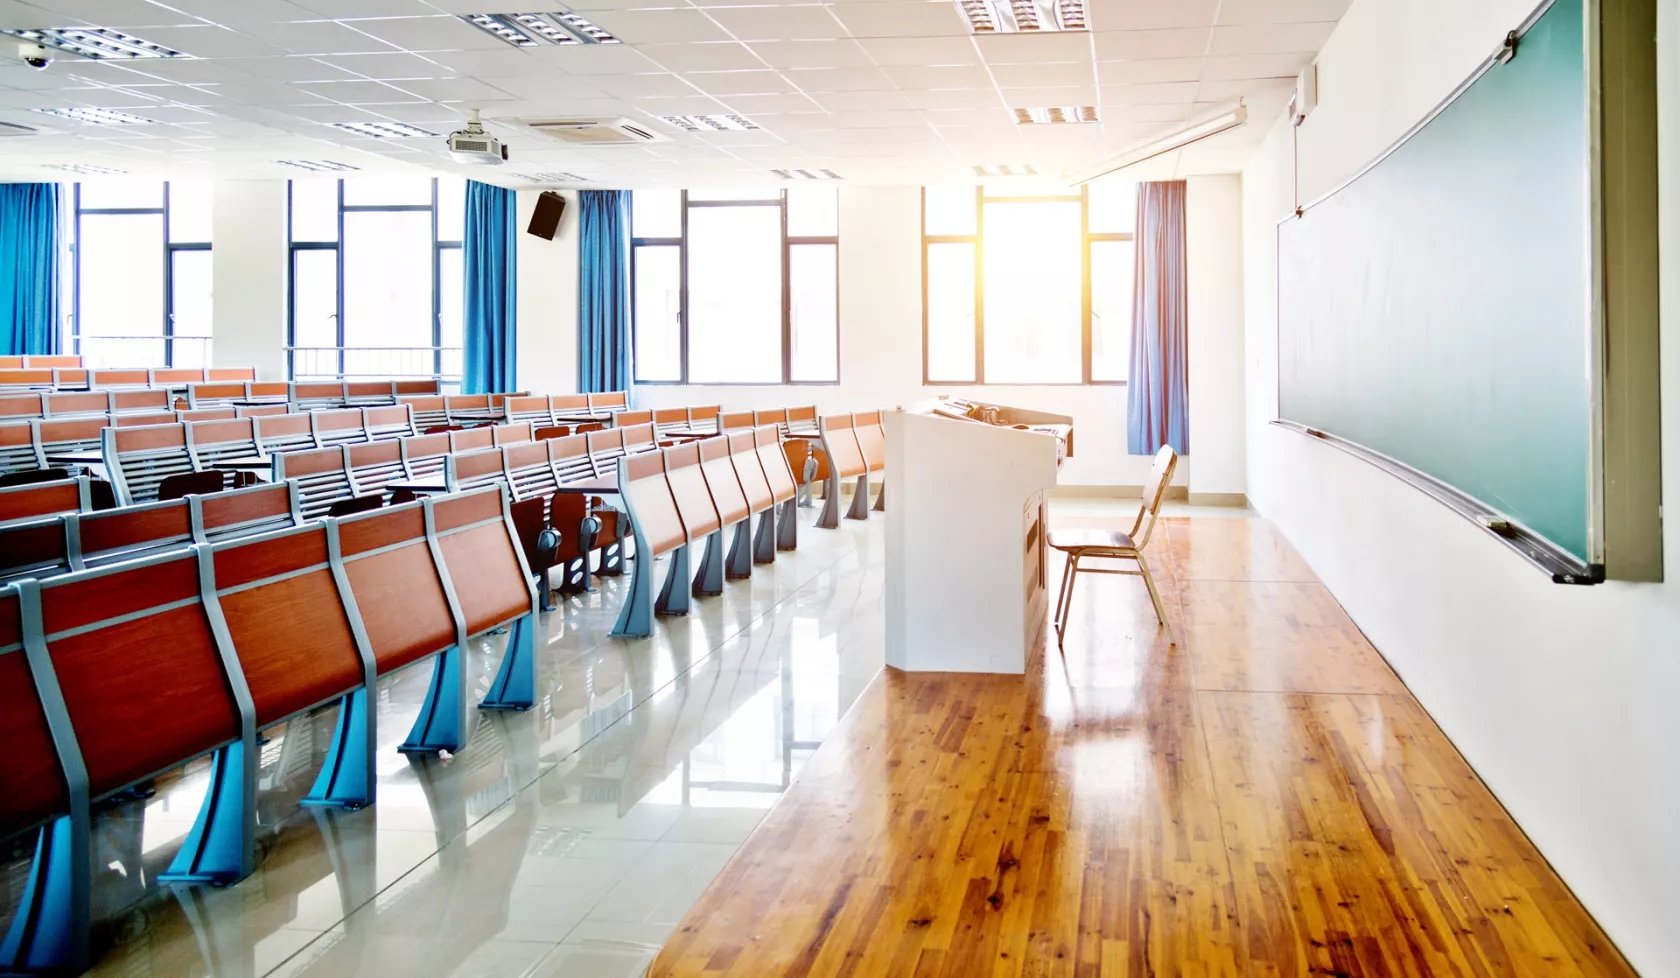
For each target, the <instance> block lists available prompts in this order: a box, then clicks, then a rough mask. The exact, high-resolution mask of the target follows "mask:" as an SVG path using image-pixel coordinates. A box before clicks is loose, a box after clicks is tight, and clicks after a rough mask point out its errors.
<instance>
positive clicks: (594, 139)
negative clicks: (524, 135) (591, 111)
mask: <svg viewBox="0 0 1680 978" xmlns="http://www.w3.org/2000/svg"><path fill="white" fill-rule="evenodd" d="M525 125H527V126H530V127H531V128H532V129H535V130H536V131H538V132H540V133H543V134H545V135H548V136H550V137H552V138H554V139H558V140H560V141H561V142H563V143H583V144H586V145H590V146H614V145H622V144H625V143H656V142H661V141H663V140H664V139H665V137H664V136H661V135H660V134H658V133H656V132H654V131H652V130H651V129H646V128H643V127H642V126H639V125H637V124H636V123H634V122H631V121H630V120H629V119H543V120H538V121H534V122H532V121H527V122H526V123H525Z"/></svg>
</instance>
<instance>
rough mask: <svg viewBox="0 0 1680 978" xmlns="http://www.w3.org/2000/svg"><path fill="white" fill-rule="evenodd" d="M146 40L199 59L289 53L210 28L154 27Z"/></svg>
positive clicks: (234, 32) (247, 36)
mask: <svg viewBox="0 0 1680 978" xmlns="http://www.w3.org/2000/svg"><path fill="white" fill-rule="evenodd" d="M144 37H145V39H146V40H148V41H151V42H152V43H153V44H162V45H163V46H164V47H170V48H174V49H175V50H177V51H180V52H182V53H183V54H190V55H192V56H193V57H195V58H244V57H256V56H258V55H265V54H267V55H278V54H284V53H285V52H284V51H282V50H281V49H279V48H277V47H275V46H274V45H272V44H267V43H264V42H263V41H259V40H257V39H256V38H255V37H251V36H249V35H246V34H240V33H238V32H236V31H232V30H229V29H228V28H226V27H215V26H212V25H210V24H201V25H199V26H196V27H154V28H152V29H150V30H148V31H146V33H145V35H144ZM7 53H10V52H7Z"/></svg>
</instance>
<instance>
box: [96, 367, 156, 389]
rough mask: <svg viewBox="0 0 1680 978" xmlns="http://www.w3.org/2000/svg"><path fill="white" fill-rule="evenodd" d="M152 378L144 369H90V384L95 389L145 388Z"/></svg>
mask: <svg viewBox="0 0 1680 978" xmlns="http://www.w3.org/2000/svg"><path fill="white" fill-rule="evenodd" d="M151 380H152V378H151V376H150V375H149V374H148V373H147V371H145V370H144V369H135V370H128V369H118V370H90V371H88V386H89V387H90V388H92V389H94V390H111V389H113V388H117V387H141V388H144V387H146V386H147V385H149V384H150V383H151Z"/></svg>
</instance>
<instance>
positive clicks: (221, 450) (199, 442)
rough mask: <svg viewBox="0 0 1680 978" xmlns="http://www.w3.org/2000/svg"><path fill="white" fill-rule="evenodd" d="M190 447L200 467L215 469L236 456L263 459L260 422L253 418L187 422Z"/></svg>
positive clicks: (188, 446)
mask: <svg viewBox="0 0 1680 978" xmlns="http://www.w3.org/2000/svg"><path fill="white" fill-rule="evenodd" d="M187 448H188V450H190V451H191V452H192V456H193V460H194V461H195V462H196V463H197V464H198V467H199V468H200V469H213V468H215V467H216V466H217V465H220V464H222V463H224V462H230V461H233V460H235V459H247V458H259V457H261V456H262V455H263V450H262V446H261V445H260V444H259V443H258V442H257V422H256V421H255V419H252V418H235V419H234V420H232V421H189V422H187Z"/></svg>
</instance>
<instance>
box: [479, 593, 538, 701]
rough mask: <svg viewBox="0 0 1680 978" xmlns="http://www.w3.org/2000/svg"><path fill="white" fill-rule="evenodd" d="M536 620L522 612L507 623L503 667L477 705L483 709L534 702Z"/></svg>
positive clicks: (535, 699) (535, 687)
mask: <svg viewBox="0 0 1680 978" xmlns="http://www.w3.org/2000/svg"><path fill="white" fill-rule="evenodd" d="M536 641H537V640H536V619H535V618H534V617H533V616H531V615H523V616H521V617H519V618H516V619H514V621H513V624H512V625H510V626H508V638H507V651H506V652H505V653H503V654H502V667H501V669H500V670H499V671H497V673H496V678H495V681H493V682H492V683H491V684H490V692H488V693H486V694H484V701H483V702H481V703H480V704H479V707H480V708H482V709H486V710H529V709H530V708H531V707H533V706H535V705H536V704H537V652H536Z"/></svg>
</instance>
